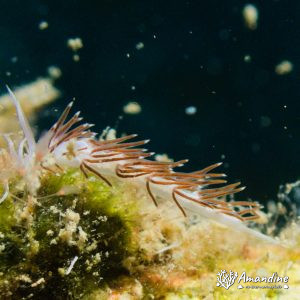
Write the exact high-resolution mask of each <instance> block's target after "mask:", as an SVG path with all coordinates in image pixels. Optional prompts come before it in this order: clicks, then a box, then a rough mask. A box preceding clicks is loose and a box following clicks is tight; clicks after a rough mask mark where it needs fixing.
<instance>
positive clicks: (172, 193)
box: [1, 88, 273, 241]
mask: <svg viewBox="0 0 300 300" xmlns="http://www.w3.org/2000/svg"><path fill="white" fill-rule="evenodd" d="M8 90H9V93H10V95H11V96H12V101H13V103H14V105H15V107H16V111H17V115H18V118H19V122H20V125H21V127H22V130H23V132H24V137H25V139H24V141H23V142H21V143H20V146H19V148H20V151H19V152H20V153H19V154H18V155H17V156H23V155H25V154H27V155H29V156H30V157H34V159H35V168H36V169H38V168H40V169H43V170H46V171H49V170H51V167H55V168H56V169H59V170H63V169H65V168H68V167H71V168H74V167H75V168H78V169H80V170H81V171H82V173H83V174H84V175H85V176H86V177H87V176H88V174H89V173H93V174H95V175H96V176H97V177H99V179H101V180H103V181H104V182H105V183H106V184H107V185H109V186H112V180H111V178H114V179H117V180H121V181H126V180H127V181H132V182H135V183H136V184H138V185H139V186H140V187H141V188H142V189H144V191H145V194H146V195H148V197H149V198H150V199H151V200H152V202H153V203H154V204H155V205H156V206H158V205H159V201H161V199H162V200H164V201H172V202H173V203H175V205H176V206H177V207H178V209H179V210H180V211H181V213H182V214H183V215H184V216H189V215H193V214H195V215H199V216H201V217H206V218H210V219H212V220H214V221H217V222H219V223H222V224H225V225H227V226H231V227H233V229H235V230H239V231H241V232H244V233H250V234H251V233H252V235H253V236H256V237H259V238H261V239H263V240H267V241H270V240H271V238H269V237H266V236H264V235H263V234H261V233H259V232H256V231H254V230H251V229H250V228H248V227H247V226H246V225H244V224H243V221H251V220H255V219H257V218H258V217H259V214H258V211H259V209H260V205H259V204H258V203H256V202H249V201H231V202H228V201H226V200H225V199H224V197H226V196H227V195H232V194H235V193H238V192H240V191H242V190H243V189H244V187H240V183H239V182H238V183H233V184H227V185H224V186H221V187H220V186H218V185H220V184H226V183H227V181H226V180H224V177H226V175H225V174H223V173H214V172H213V170H215V168H217V167H219V166H220V165H221V163H216V164H213V165H210V166H208V167H206V168H204V169H202V170H198V171H195V172H191V173H184V172H177V171H176V170H175V169H176V168H178V167H181V166H183V165H184V164H185V163H186V162H187V160H180V161H177V162H158V161H153V160H149V159H147V158H148V157H149V156H151V155H152V154H153V153H151V152H147V150H146V149H144V148H139V147H141V146H144V145H145V144H146V143H148V142H149V140H142V141H132V140H133V139H135V138H136V136H137V135H135V134H132V135H127V136H124V137H120V138H115V139H112V140H98V139H97V138H96V134H95V133H94V132H92V131H90V128H91V127H92V126H93V124H89V123H84V124H81V123H80V122H81V121H82V118H81V117H80V112H77V113H75V114H74V115H73V116H72V117H71V118H70V119H69V120H67V118H68V115H69V113H70V111H71V108H72V106H73V102H71V103H70V104H68V105H67V107H66V109H65V110H64V111H63V113H62V114H61V116H60V118H59V119H58V121H57V122H56V123H55V124H54V125H53V126H52V127H51V129H50V130H49V132H48V133H47V134H46V135H45V136H44V137H42V138H41V139H40V140H38V142H37V144H36V142H35V140H34V137H33V134H32V131H31V129H30V127H29V124H28V121H27V120H26V118H25V116H24V114H23V112H22V109H21V106H20V104H19V103H18V101H17V99H16V98H15V96H14V95H13V93H12V91H11V90H10V89H9V88H8ZM25 144H26V145H27V146H28V147H27V148H28V149H27V148H26V146H25ZM8 146H9V148H12V149H14V147H13V146H12V145H11V142H10V140H9V139H8ZM12 149H11V153H12V156H14V155H16V154H15V151H14V150H12ZM37 149H38V150H37ZM36 151H38V153H35V152H36ZM32 170H33V169H32V168H31V169H28V170H27V172H32ZM35 174H39V172H36V173H35ZM37 176H39V175H37ZM29 177H30V176H29ZM216 186H217V187H216ZM4 196H5V193H4V195H3V196H2V198H1V201H3V197H4ZM272 241H273V240H272Z"/></svg>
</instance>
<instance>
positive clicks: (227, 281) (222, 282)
mask: <svg viewBox="0 0 300 300" xmlns="http://www.w3.org/2000/svg"><path fill="white" fill-rule="evenodd" d="M237 277H238V273H237V272H235V273H234V272H232V271H231V270H230V271H229V274H228V273H227V271H225V270H221V272H219V273H217V286H220V287H223V288H225V289H226V290H228V289H229V288H230V287H231V286H232V285H233V284H234V282H235V280H236V278H237Z"/></svg>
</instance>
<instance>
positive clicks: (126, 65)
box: [0, 0, 300, 203]
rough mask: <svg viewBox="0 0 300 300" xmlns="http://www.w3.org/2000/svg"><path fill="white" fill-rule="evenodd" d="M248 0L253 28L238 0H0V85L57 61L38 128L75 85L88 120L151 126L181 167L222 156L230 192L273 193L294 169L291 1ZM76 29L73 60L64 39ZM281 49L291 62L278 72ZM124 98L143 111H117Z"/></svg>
mask: <svg viewBox="0 0 300 300" xmlns="http://www.w3.org/2000/svg"><path fill="white" fill-rule="evenodd" d="M251 3H252V4H253V5H255V7H256V9H257V11H258V20H257V28H255V29H250V28H248V27H247V26H245V20H244V18H243V13H242V12H243V8H244V7H245V5H246V4H248V2H247V1H233V0H230V1H222V0H219V1H214V0H211V1H200V0H198V1H181V0H177V1H168V0H165V1H137V0H134V1H133V0H132V1H130V0H128V1H121V0H119V1H113V0H110V1H109V0H102V1H53V0H52V1H33V0H29V1H21V0H19V1H16V0H10V1H0V5H1V9H0V37H1V44H0V62H1V63H0V82H1V92H2V93H5V84H9V85H10V86H11V87H14V86H17V85H20V84H24V83H27V82H30V81H32V80H34V79H36V78H37V77H39V76H42V75H45V74H46V72H47V68H48V67H49V66H51V65H55V66H57V67H59V68H60V69H61V71H62V76H61V77H60V78H59V79H58V80H57V81H56V84H55V85H56V87H57V88H59V90H60V91H61V92H62V96H61V99H59V100H58V101H57V102H55V103H53V104H51V106H50V107H49V108H48V109H46V110H45V111H43V112H41V114H40V115H39V122H38V128H39V130H40V131H42V130H43V129H47V128H49V126H51V125H52V124H53V122H54V121H55V120H56V117H57V116H58V115H59V113H60V112H61V111H62V109H63V108H64V107H65V105H66V104H67V103H68V102H69V101H70V100H71V99H72V98H73V97H75V98H76V109H78V110H81V111H82V115H83V116H85V120H86V121H88V122H91V123H95V124H96V129H95V130H96V131H98V132H101V131H102V130H103V129H104V128H105V127H106V126H111V127H113V128H116V129H117V132H118V134H119V135H120V134H122V133H128V134H131V133H137V134H139V136H140V137H141V138H151V143H150V145H149V146H148V148H149V149H150V150H151V151H155V152H156V153H167V154H168V155H169V157H171V158H174V159H175V160H178V159H184V158H189V159H190V162H189V164H187V166H185V167H184V168H185V170H187V171H189V170H195V169H201V168H203V167H205V166H207V165H209V164H212V163H214V162H218V161H224V165H223V167H221V168H223V170H224V171H225V172H226V173H227V175H229V177H230V178H231V179H232V180H231V181H238V180H241V181H242V183H243V184H245V185H246V186H247V189H246V190H245V191H244V192H242V193H240V194H239V195H238V196H237V198H238V199H245V198H248V197H250V198H251V199H253V200H257V201H260V202H262V203H263V202H265V201H267V200H270V199H274V200H276V194H277V191H278V188H279V185H280V184H284V183H286V182H294V181H296V180H297V179H298V178H299V174H300V173H299V170H300V160H299V153H300V151H299V150H300V146H299V145H300V140H299V129H300V104H299V103H300V101H299V100H300V76H299V64H300V17H299V15H300V2H299V1H279V0H278V1H271V0H269V1H251ZM43 21H44V22H47V24H48V27H47V28H45V29H44V30H41V29H40V28H39V25H40V24H41V22H43ZM76 37H79V38H81V40H82V43H83V47H82V49H79V50H78V51H77V52H76V53H77V55H79V57H80V59H79V61H76V60H75V61H74V57H73V55H74V51H72V50H71V49H70V48H68V46H67V41H68V40H69V39H70V38H76ZM285 60H287V61H289V62H290V64H291V66H292V69H291V71H290V72H287V73H284V74H279V73H278V72H276V71H275V70H276V66H277V65H278V64H279V63H280V62H282V61H285ZM133 101H134V102H138V103H139V104H140V106H141V108H142V111H141V112H140V113H139V114H136V115H130V114H125V113H124V112H123V106H124V105H126V104H127V103H128V102H133ZM190 106H192V107H195V108H196V109H197V111H196V113H194V114H191V115H190V114H187V113H186V111H185V110H186V108H188V107H190ZM299 201H300V199H299Z"/></svg>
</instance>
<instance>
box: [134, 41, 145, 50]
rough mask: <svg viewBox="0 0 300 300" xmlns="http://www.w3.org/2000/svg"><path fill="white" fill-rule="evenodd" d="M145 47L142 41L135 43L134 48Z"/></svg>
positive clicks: (140, 48)
mask: <svg viewBox="0 0 300 300" xmlns="http://www.w3.org/2000/svg"><path fill="white" fill-rule="evenodd" d="M144 47H145V45H144V43H143V42H139V43H137V44H136V45H135V49H136V50H142V49H143V48H144Z"/></svg>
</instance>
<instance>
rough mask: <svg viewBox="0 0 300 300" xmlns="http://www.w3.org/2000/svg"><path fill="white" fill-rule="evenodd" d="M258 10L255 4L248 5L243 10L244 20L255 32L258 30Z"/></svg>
mask: <svg viewBox="0 0 300 300" xmlns="http://www.w3.org/2000/svg"><path fill="white" fill-rule="evenodd" d="M258 15H259V13H258V10H257V8H256V6H254V5H253V4H246V5H245V6H244V8H243V18H244V22H245V25H246V26H247V28H249V29H251V30H255V29H256V28H257V21H258Z"/></svg>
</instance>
